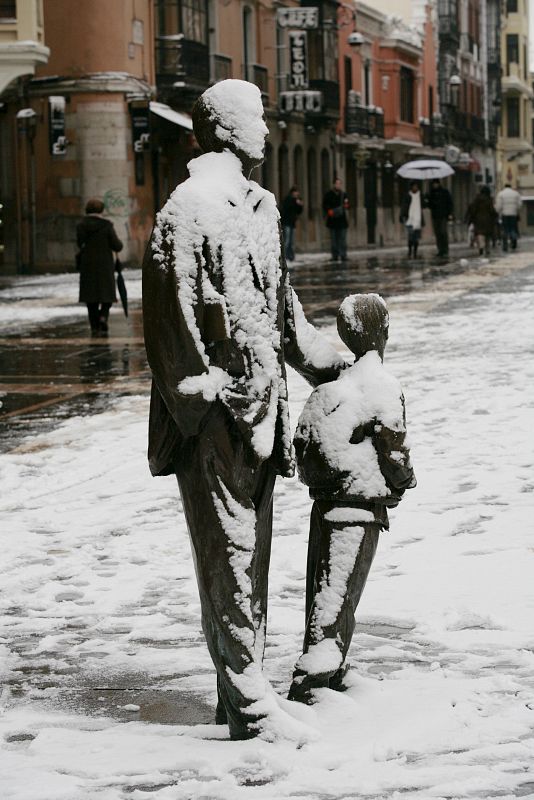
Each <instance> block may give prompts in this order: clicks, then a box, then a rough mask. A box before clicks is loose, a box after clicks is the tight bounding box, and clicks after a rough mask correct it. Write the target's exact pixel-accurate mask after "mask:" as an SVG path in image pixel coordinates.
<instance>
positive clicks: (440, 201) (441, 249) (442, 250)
mask: <svg viewBox="0 0 534 800" xmlns="http://www.w3.org/2000/svg"><path fill="white" fill-rule="evenodd" d="M426 205H427V207H428V208H429V209H430V214H431V216H432V228H433V230H434V236H435V238H436V247H437V248H438V256H448V255H449V230H448V223H449V221H450V220H452V218H453V216H452V215H453V205H452V197H451V193H450V192H449V190H448V189H446V188H445V187H444V186H442V185H441V183H440V181H439V180H438V179H437V178H435V179H434V180H433V181H432V185H431V188H430V192H429V193H428V195H427V197H426Z"/></svg>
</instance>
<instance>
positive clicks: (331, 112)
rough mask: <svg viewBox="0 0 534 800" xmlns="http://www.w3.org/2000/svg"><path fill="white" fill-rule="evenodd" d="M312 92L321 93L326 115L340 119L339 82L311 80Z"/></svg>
mask: <svg viewBox="0 0 534 800" xmlns="http://www.w3.org/2000/svg"><path fill="white" fill-rule="evenodd" d="M310 91H314V92H321V93H322V95H323V108H324V111H325V113H326V114H327V115H328V116H335V117H339V83H338V82H337V81H324V80H310Z"/></svg>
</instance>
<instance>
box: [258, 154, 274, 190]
mask: <svg viewBox="0 0 534 800" xmlns="http://www.w3.org/2000/svg"><path fill="white" fill-rule="evenodd" d="M261 185H262V186H263V188H264V189H268V190H269V191H270V192H272V191H274V188H275V187H274V181H273V147H272V145H271V144H269V142H267V144H266V145H265V158H264V161H263V164H262V165H261Z"/></svg>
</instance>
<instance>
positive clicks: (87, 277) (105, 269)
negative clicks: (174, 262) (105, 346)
mask: <svg viewBox="0 0 534 800" xmlns="http://www.w3.org/2000/svg"><path fill="white" fill-rule="evenodd" d="M103 211H104V203H103V202H102V201H101V200H98V199H96V198H92V199H91V200H88V202H87V205H86V206H85V214H86V216H85V217H84V219H83V220H82V221H81V222H80V223H79V225H78V226H77V228H76V238H77V241H78V248H79V253H78V255H77V258H76V261H77V265H78V269H79V271H80V296H79V302H80V303H85V304H86V305H87V312H88V315H89V324H90V326H91V333H92V334H93V335H98V334H100V333H107V330H108V316H109V310H110V308H111V305H112V303H116V302H117V296H116V293H115V258H114V255H113V254H114V253H119V252H120V251H121V250H122V242H121V240H120V239H119V237H118V236H117V234H116V232H115V228H114V227H113V223H112V222H110V221H109V220H108V219H104V217H102V216H101V214H102V212H103Z"/></svg>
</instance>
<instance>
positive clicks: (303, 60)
mask: <svg viewBox="0 0 534 800" xmlns="http://www.w3.org/2000/svg"><path fill="white" fill-rule="evenodd" d="M288 37H289V88H290V89H307V88H308V57H307V45H308V41H307V34H306V31H290V32H289V34H288Z"/></svg>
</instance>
